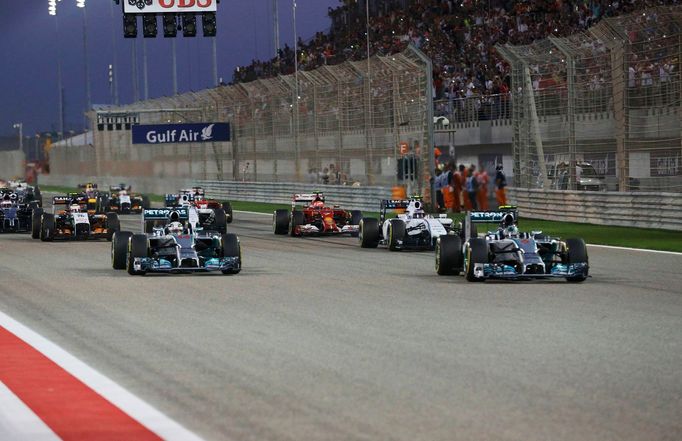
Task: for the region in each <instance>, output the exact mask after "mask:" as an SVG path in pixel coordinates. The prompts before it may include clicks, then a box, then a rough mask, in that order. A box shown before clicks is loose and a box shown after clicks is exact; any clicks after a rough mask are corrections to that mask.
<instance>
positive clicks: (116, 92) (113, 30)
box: [109, 2, 118, 106]
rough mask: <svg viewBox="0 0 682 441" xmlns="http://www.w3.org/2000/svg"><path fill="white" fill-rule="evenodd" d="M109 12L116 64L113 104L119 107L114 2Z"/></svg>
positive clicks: (112, 78)
mask: <svg viewBox="0 0 682 441" xmlns="http://www.w3.org/2000/svg"><path fill="white" fill-rule="evenodd" d="M109 8H110V9H109V12H110V14H111V23H112V24H111V46H112V49H113V53H112V55H113V57H114V62H113V65H112V69H111V80H112V92H113V104H115V105H117V106H118V70H117V66H116V64H117V63H116V61H117V56H116V30H115V27H114V22H115V21H114V18H115V17H114V2H109Z"/></svg>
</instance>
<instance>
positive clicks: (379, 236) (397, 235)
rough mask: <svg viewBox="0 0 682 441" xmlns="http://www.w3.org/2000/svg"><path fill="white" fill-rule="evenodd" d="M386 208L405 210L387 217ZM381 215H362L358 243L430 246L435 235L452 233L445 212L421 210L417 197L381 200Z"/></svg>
mask: <svg viewBox="0 0 682 441" xmlns="http://www.w3.org/2000/svg"><path fill="white" fill-rule="evenodd" d="M387 210H405V212H404V213H402V214H398V215H397V216H396V217H394V218H390V219H387V217H386V211H387ZM379 216H380V218H379V219H376V218H367V217H366V218H363V219H362V221H361V222H360V235H359V237H360V246H361V247H363V248H376V247H377V246H379V244H382V245H386V246H387V247H388V249H389V250H391V251H400V250H404V249H413V250H433V249H434V247H435V245H436V239H438V238H439V237H441V236H445V235H448V234H454V231H453V229H452V226H453V221H452V219H450V218H448V217H447V216H446V215H445V214H443V215H440V216H439V217H433V216H431V215H429V214H426V213H425V212H424V207H423V204H422V201H421V199H420V198H412V199H404V200H383V201H381V208H380V214H379Z"/></svg>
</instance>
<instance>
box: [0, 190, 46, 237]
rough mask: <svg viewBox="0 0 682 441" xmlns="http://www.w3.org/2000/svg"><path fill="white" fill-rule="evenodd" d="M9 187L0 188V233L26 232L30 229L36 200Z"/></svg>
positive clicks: (36, 204) (36, 205)
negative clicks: (27, 198)
mask: <svg viewBox="0 0 682 441" xmlns="http://www.w3.org/2000/svg"><path fill="white" fill-rule="evenodd" d="M26 196H27V195H26V194H25V193H23V194H22V193H18V192H17V191H15V190H13V189H11V188H0V233H28V232H30V231H31V221H32V219H33V217H32V216H33V210H35V209H37V208H39V206H38V201H35V200H32V199H33V198H29V201H28V202H27V201H26Z"/></svg>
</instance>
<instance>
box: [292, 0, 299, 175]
mask: <svg viewBox="0 0 682 441" xmlns="http://www.w3.org/2000/svg"><path fill="white" fill-rule="evenodd" d="M291 3H292V7H293V13H294V83H295V87H294V88H295V91H294V92H295V94H294V103H293V104H294V124H295V130H296V132H295V138H294V152H295V153H294V156H295V161H296V162H295V164H294V168H295V170H296V179H297V180H298V179H300V177H301V164H300V162H301V159H300V152H299V146H298V135H299V134H298V127H299V121H298V119H299V115H298V112H299V109H298V95H299V91H298V32H297V31H296V0H292V2H291Z"/></svg>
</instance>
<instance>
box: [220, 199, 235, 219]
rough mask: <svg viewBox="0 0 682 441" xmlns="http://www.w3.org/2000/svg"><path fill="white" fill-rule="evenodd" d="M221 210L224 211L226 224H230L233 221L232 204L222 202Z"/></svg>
mask: <svg viewBox="0 0 682 441" xmlns="http://www.w3.org/2000/svg"><path fill="white" fill-rule="evenodd" d="M223 210H225V216H227V223H228V224H231V223H232V220H233V219H234V216H233V215H232V204H230V203H229V202H223Z"/></svg>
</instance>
